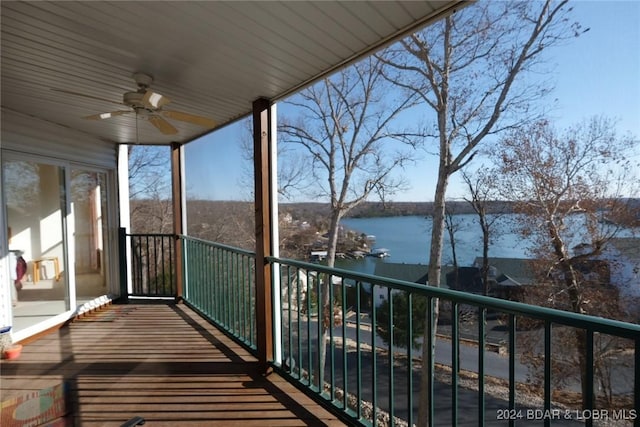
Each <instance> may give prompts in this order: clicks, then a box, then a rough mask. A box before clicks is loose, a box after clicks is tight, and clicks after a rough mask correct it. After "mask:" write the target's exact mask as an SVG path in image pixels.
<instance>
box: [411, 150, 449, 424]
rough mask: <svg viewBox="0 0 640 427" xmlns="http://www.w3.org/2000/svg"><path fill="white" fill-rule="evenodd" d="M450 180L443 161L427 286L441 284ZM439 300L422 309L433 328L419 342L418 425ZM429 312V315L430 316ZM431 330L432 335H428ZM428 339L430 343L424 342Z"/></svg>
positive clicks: (424, 410)
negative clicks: (431, 306)
mask: <svg viewBox="0 0 640 427" xmlns="http://www.w3.org/2000/svg"><path fill="white" fill-rule="evenodd" d="M448 183H449V174H448V170H447V168H446V166H445V165H443V164H442V161H441V165H440V169H439V172H438V183H437V185H436V193H435V200H434V203H433V215H432V222H433V224H432V226H431V247H430V252H429V253H430V255H429V286H436V287H440V272H441V271H442V266H441V263H442V242H443V236H444V220H445V207H446V206H445V195H446V192H447V185H448ZM439 307H440V304H439V301H438V300H437V299H436V300H435V303H434V306H433V314H432V313H430V311H429V307H427V312H426V313H425V317H426V318H425V325H429V324H430V323H431V322H430V320H431V319H432V320H433V323H431V325H432V328H431V330H429V328H428V327H425V328H424V335H423V346H422V371H421V374H420V400H419V402H420V404H419V405H418V422H417V424H416V425H417V426H418V427H428V426H429V422H430V420H429V407H430V406H431V405H430V401H431V396H430V391H431V381H432V375H431V374H432V373H433V372H432V368H433V360H434V355H435V347H436V331H437V329H438V315H439V311H440V310H439ZM430 316H431V319H429V317H430ZM429 334H431V336H429ZM429 338H430V339H431V343H432V345H431V347H429V346H428V345H427V343H428V342H429Z"/></svg>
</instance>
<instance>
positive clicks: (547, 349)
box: [544, 320, 553, 426]
mask: <svg viewBox="0 0 640 427" xmlns="http://www.w3.org/2000/svg"><path fill="white" fill-rule="evenodd" d="M552 344H553V343H552V335H551V322H549V321H548V320H546V321H545V322H544V409H545V411H548V410H550V409H551V369H552V366H551V363H552V361H551V357H552ZM545 425H546V426H549V425H551V420H545Z"/></svg>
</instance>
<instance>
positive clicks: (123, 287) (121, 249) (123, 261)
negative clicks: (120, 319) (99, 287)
mask: <svg viewBox="0 0 640 427" xmlns="http://www.w3.org/2000/svg"><path fill="white" fill-rule="evenodd" d="M118 255H119V258H120V300H121V301H123V302H128V301H129V290H128V287H127V261H128V260H127V229H126V228H123V227H120V228H118Z"/></svg>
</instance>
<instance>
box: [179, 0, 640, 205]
mask: <svg viewBox="0 0 640 427" xmlns="http://www.w3.org/2000/svg"><path fill="white" fill-rule="evenodd" d="M572 4H573V7H574V10H573V17H574V18H575V19H576V20H577V21H579V22H580V23H581V24H582V26H583V28H587V27H588V28H589V31H588V32H586V33H584V34H582V35H581V36H580V37H578V38H576V39H573V40H571V41H570V42H568V43H565V44H564V45H562V46H558V47H554V48H552V49H548V50H547V51H546V52H545V59H546V60H547V61H548V63H549V65H551V66H553V69H554V70H555V71H554V74H553V76H552V77H553V78H554V79H555V90H554V91H553V92H552V93H551V94H550V96H548V97H547V98H546V100H545V102H546V103H547V104H546V105H545V106H546V107H547V108H550V115H551V117H552V118H553V120H554V123H555V125H556V126H557V127H558V128H560V129H564V128H566V127H569V126H571V125H574V124H576V123H578V122H580V121H582V120H585V119H588V118H589V117H593V116H599V115H603V116H606V117H608V118H611V119H613V120H615V121H616V122H617V132H618V134H619V135H623V134H625V133H630V134H632V135H634V137H635V139H636V140H638V139H640V1H636V0H626V1H603V0H598V1H587V0H576V1H574V2H572ZM408 119H410V118H408ZM248 137H250V135H248V134H247V130H246V126H245V125H244V124H243V123H242V122H239V123H236V124H233V125H230V126H227V127H225V128H223V129H221V130H219V131H216V132H214V133H212V134H210V135H207V136H205V137H203V138H201V139H200V140H198V141H194V142H191V143H190V144H188V145H187V146H186V149H185V159H186V186H187V197H190V198H199V199H213V200H249V199H250V197H251V189H250V188H249V189H248V188H247V185H246V182H247V181H246V173H247V172H246V171H247V167H250V166H251V165H250V164H249V165H247V163H246V160H242V159H243V153H242V148H241V147H242V144H241V141H242V140H243V139H245V140H246V138H248ZM638 157H639V160H640V156H638ZM243 162H244V164H243ZM436 173H437V158H436V157H435V156H428V155H424V156H423V158H422V159H420V160H419V161H418V162H416V163H415V164H413V165H410V166H408V167H406V168H405V170H404V171H402V174H403V175H404V177H405V178H406V179H407V180H408V181H409V183H410V184H409V185H410V188H409V189H408V190H407V191H405V192H403V193H401V194H397V195H395V196H394V197H393V200H394V201H432V200H433V195H434V191H435V182H436ZM464 194H465V192H464V187H463V185H462V183H461V181H460V179H459V178H458V177H455V176H454V177H453V179H452V181H451V184H450V187H449V190H448V192H447V197H448V198H449V199H459V198H461V197H463V196H464ZM307 200H309V199H308V197H304V196H302V197H300V198H298V199H295V200H290V201H307Z"/></svg>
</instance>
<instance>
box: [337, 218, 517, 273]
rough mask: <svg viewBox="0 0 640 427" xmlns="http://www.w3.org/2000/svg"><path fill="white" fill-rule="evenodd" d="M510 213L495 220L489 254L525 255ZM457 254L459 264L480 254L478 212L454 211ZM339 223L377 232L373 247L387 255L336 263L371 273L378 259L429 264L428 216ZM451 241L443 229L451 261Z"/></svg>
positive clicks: (447, 258)
mask: <svg viewBox="0 0 640 427" xmlns="http://www.w3.org/2000/svg"><path fill="white" fill-rule="evenodd" d="M511 219H512V218H509V216H504V217H502V218H499V219H498V221H496V224H495V225H494V226H493V230H495V232H494V233H493V234H494V235H493V236H492V244H491V246H490V247H489V256H491V257H505V258H507V257H508V258H528V255H527V251H528V245H529V242H527V241H526V240H523V238H522V237H521V236H520V235H518V234H516V233H514V232H513V231H512V228H511V226H510V220H511ZM453 221H454V223H455V224H456V227H457V230H456V233H455V242H456V254H457V258H458V264H459V265H460V266H470V265H471V264H473V261H474V260H475V258H476V257H481V256H482V230H481V229H480V225H479V224H478V216H477V215H473V214H469V215H455V216H454V219H453ZM342 225H343V226H344V227H346V228H349V229H351V230H355V231H358V232H361V233H365V234H367V235H374V236H376V241H375V247H378V248H386V249H388V250H389V254H390V255H391V256H389V257H387V258H382V259H379V258H372V257H366V258H364V259H361V260H336V267H339V268H345V269H348V270H355V271H360V272H363V273H370V274H373V272H374V271H375V265H376V263H378V262H393V263H409V264H425V265H426V264H428V262H429V245H430V242H431V218H425V217H423V216H398V217H379V218H346V219H343V220H342ZM452 260H453V256H452V252H451V243H450V239H449V236H448V233H446V230H445V240H444V248H443V256H442V263H443V264H445V265H446V264H452Z"/></svg>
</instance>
